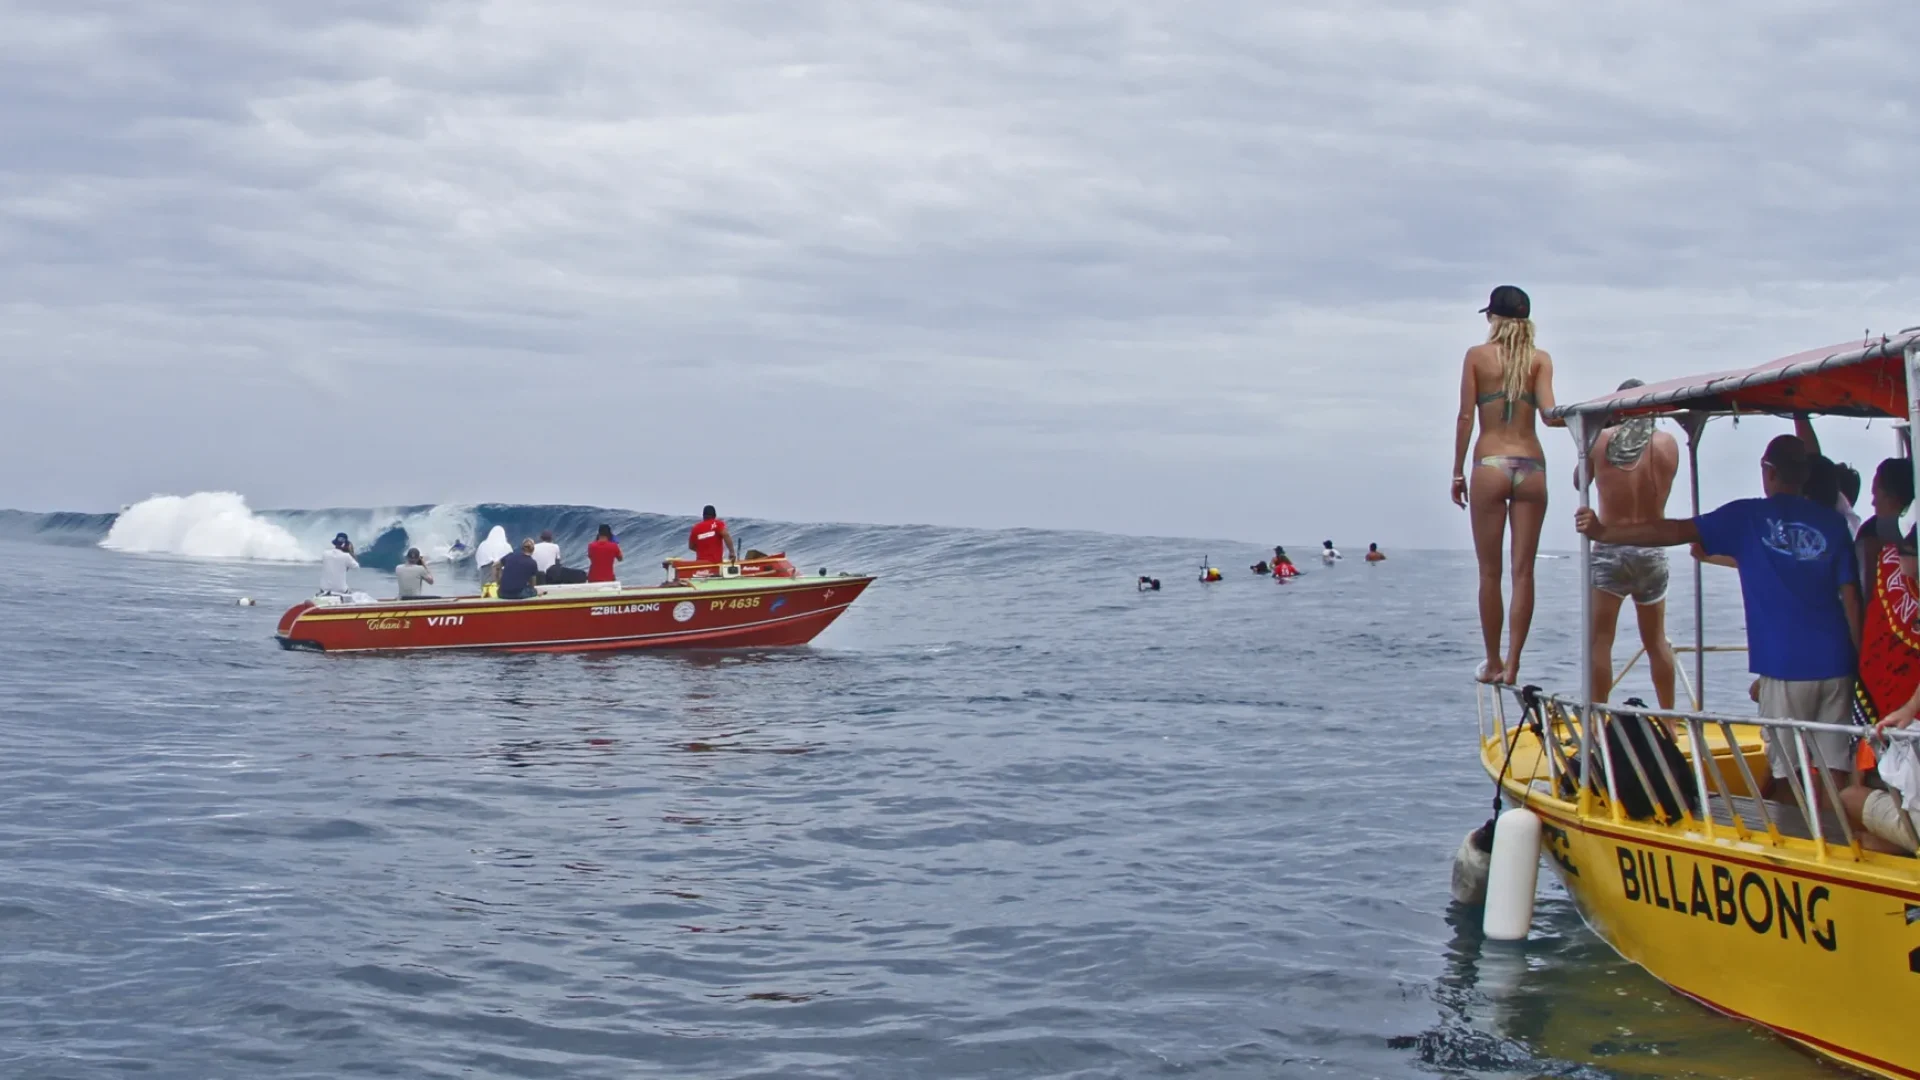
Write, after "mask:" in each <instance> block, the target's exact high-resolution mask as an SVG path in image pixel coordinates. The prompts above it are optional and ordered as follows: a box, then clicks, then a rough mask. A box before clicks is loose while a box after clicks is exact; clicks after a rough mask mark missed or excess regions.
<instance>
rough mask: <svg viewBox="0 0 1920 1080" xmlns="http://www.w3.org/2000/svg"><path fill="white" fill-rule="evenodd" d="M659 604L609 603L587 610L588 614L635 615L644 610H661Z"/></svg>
mask: <svg viewBox="0 0 1920 1080" xmlns="http://www.w3.org/2000/svg"><path fill="white" fill-rule="evenodd" d="M659 610H660V605H659V604H608V605H606V606H605V607H597V608H594V609H593V610H592V611H589V612H587V614H588V615H634V614H638V613H640V612H642V611H659Z"/></svg>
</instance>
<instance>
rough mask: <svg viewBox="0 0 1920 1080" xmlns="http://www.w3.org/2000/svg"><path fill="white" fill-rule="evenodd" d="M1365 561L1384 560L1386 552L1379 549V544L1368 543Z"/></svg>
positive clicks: (1385, 559)
mask: <svg viewBox="0 0 1920 1080" xmlns="http://www.w3.org/2000/svg"><path fill="white" fill-rule="evenodd" d="M1367 561H1368V562H1386V561H1387V553H1386V552H1384V551H1381V550H1380V545H1379V544H1368V545H1367Z"/></svg>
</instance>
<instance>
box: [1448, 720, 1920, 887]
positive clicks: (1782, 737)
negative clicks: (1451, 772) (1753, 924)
mask: <svg viewBox="0 0 1920 1080" xmlns="http://www.w3.org/2000/svg"><path fill="white" fill-rule="evenodd" d="M1480 690H1481V691H1482V693H1481V694H1480V695H1479V701H1480V735H1481V741H1482V743H1483V744H1484V743H1485V741H1486V740H1487V739H1488V738H1491V737H1494V736H1498V737H1499V739H1500V745H1501V746H1502V748H1503V752H1504V753H1505V754H1506V756H1507V759H1508V760H1509V761H1511V759H1512V754H1511V750H1512V748H1513V747H1514V746H1515V745H1516V743H1517V741H1518V740H1519V738H1520V737H1521V736H1522V735H1523V734H1524V733H1526V732H1527V731H1532V732H1534V734H1535V737H1536V738H1537V740H1538V741H1539V744H1540V749H1541V754H1542V758H1543V759H1544V761H1545V764H1546V768H1547V776H1546V780H1547V784H1548V793H1550V795H1551V797H1554V798H1560V799H1569V800H1570V801H1573V802H1575V803H1576V804H1577V807H1578V813H1579V814H1580V816H1582V817H1592V816H1601V815H1604V816H1606V817H1607V818H1609V819H1610V820H1612V821H1615V822H1620V821H1625V820H1626V819H1627V818H1626V814H1625V811H1624V808H1623V803H1622V800H1621V798H1620V786H1621V784H1620V779H1621V777H1622V776H1623V775H1624V774H1623V773H1621V772H1620V768H1621V767H1622V765H1623V763H1621V762H1617V761H1615V760H1614V752H1615V750H1616V749H1621V750H1624V751H1625V752H1626V757H1627V760H1626V761H1625V762H1624V766H1625V768H1627V769H1629V770H1630V771H1631V773H1632V775H1633V777H1634V779H1635V780H1637V781H1638V782H1639V784H1640V788H1641V790H1642V791H1645V792H1648V793H1650V795H1651V794H1652V793H1654V792H1656V791H1657V790H1658V789H1657V788H1656V786H1655V785H1654V784H1653V782H1652V779H1653V777H1654V776H1655V775H1658V776H1659V777H1660V779H1661V780H1662V781H1663V782H1664V784H1665V789H1666V790H1667V791H1669V792H1672V793H1674V794H1675V795H1678V794H1679V793H1680V792H1681V791H1682V790H1683V789H1682V786H1681V784H1682V781H1681V779H1680V777H1678V776H1676V775H1675V774H1674V772H1673V770H1672V768H1671V767H1670V766H1669V763H1668V761H1667V759H1666V757H1665V756H1664V755H1661V754H1658V753H1655V754H1652V755H1649V756H1651V757H1652V759H1653V760H1651V761H1646V760H1642V757H1641V754H1640V751H1639V750H1638V749H1637V748H1636V743H1635V740H1633V739H1632V738H1621V739H1618V740H1614V739H1609V738H1607V737H1606V733H1607V731H1608V730H1609V728H1611V727H1613V726H1615V725H1625V724H1639V725H1648V727H1646V728H1643V734H1644V735H1645V736H1646V739H1645V741H1644V745H1648V746H1651V745H1654V743H1655V738H1656V736H1655V735H1654V733H1653V732H1652V730H1651V727H1650V726H1651V725H1653V724H1660V725H1661V726H1663V727H1665V728H1667V729H1668V730H1669V731H1670V732H1671V731H1673V730H1674V729H1675V728H1676V726H1677V727H1678V728H1680V729H1683V730H1684V731H1685V732H1686V743H1685V745H1684V747H1683V748H1682V752H1683V753H1684V755H1685V756H1686V758H1687V762H1688V766H1689V771H1690V773H1691V775H1690V776H1689V777H1688V780H1689V781H1690V786H1691V788H1692V790H1693V793H1694V795H1695V796H1696V800H1695V802H1696V804H1697V805H1698V806H1699V808H1700V810H1699V813H1698V814H1697V815H1696V813H1695V812H1694V810H1693V808H1692V807H1691V806H1689V805H1688V804H1687V802H1686V801H1685V800H1684V799H1681V800H1678V802H1679V815H1678V818H1677V819H1676V818H1675V817H1674V816H1673V815H1672V814H1670V813H1669V812H1668V810H1667V808H1666V806H1665V805H1664V803H1665V800H1662V799H1659V798H1657V797H1656V798H1653V799H1652V802H1653V817H1654V820H1655V821H1657V822H1658V823H1660V824H1662V825H1676V824H1677V825H1680V826H1682V827H1683V828H1685V829H1686V830H1687V831H1689V832H1694V833H1698V834H1699V835H1701V836H1703V837H1704V838H1706V839H1708V840H1712V839H1714V838H1716V837H1717V836H1719V835H1720V830H1724V829H1731V831H1732V834H1733V836H1734V837H1735V838H1737V839H1739V840H1741V841H1745V842H1750V843H1758V842H1762V841H1761V840H1760V839H1758V838H1759V837H1762V836H1764V842H1765V843H1767V844H1770V845H1772V846H1774V847H1782V846H1784V845H1785V843H1786V840H1787V839H1788V837H1787V835H1786V834H1785V833H1783V832H1782V831H1781V822H1780V821H1778V820H1776V813H1775V811H1774V809H1773V808H1772V807H1770V806H1769V803H1768V800H1767V799H1766V798H1765V797H1764V796H1763V794H1762V789H1761V787H1760V784H1759V782H1758V780H1757V779H1756V778H1755V776H1754V773H1753V769H1752V767H1751V766H1750V765H1748V763H1747V755H1746V751H1745V748H1746V747H1747V746H1750V745H1752V743H1751V741H1749V742H1746V743H1743V742H1742V741H1741V739H1740V738H1739V734H1738V733H1737V732H1736V728H1738V729H1744V730H1747V731H1758V732H1760V733H1762V734H1763V738H1764V737H1765V735H1766V734H1767V733H1770V734H1771V737H1772V738H1773V739H1774V740H1776V742H1777V743H1778V742H1784V743H1785V745H1786V746H1787V747H1788V749H1789V750H1790V752H1791V755H1792V760H1793V762H1794V768H1793V769H1792V770H1791V771H1790V772H1789V773H1788V775H1787V777H1786V778H1785V779H1786V780H1787V782H1788V787H1789V788H1790V790H1791V791H1792V794H1793V800H1794V803H1793V805H1794V806H1795V807H1796V808H1797V809H1798V810H1799V813H1800V817H1801V819H1802V820H1803V821H1804V822H1806V825H1807V829H1808V833H1809V835H1808V836H1807V837H1805V838H1804V839H1807V840H1810V841H1811V842H1812V844H1813V850H1814V858H1815V859H1816V860H1817V861H1819V862H1823V863H1824V862H1828V861H1831V860H1832V859H1834V858H1835V857H1836V856H1838V855H1840V854H1843V853H1844V854H1845V855H1846V857H1848V858H1850V859H1852V860H1855V861H1858V860H1859V859H1860V857H1861V854H1862V850H1863V849H1862V848H1861V845H1860V839H1859V837H1858V836H1856V835H1855V833H1854V829H1853V826H1852V824H1851V823H1850V822H1849V821H1848V820H1847V816H1846V814H1845V813H1844V812H1843V811H1842V810H1841V805H1840V793H1839V791H1838V790H1837V789H1836V788H1835V787H1834V783H1833V773H1834V771H1836V770H1837V771H1841V772H1845V771H1847V770H1848V769H1849V768H1850V767H1851V764H1852V763H1851V762H1837V763H1829V762H1826V761H1824V760H1823V759H1821V755H1820V749H1819V747H1818V746H1817V745H1815V744H1814V743H1812V742H1810V741H1809V739H1808V737H1809V736H1810V735H1812V734H1814V733H1817V732H1840V733H1844V734H1848V735H1866V736H1867V737H1868V738H1870V739H1871V740H1873V741H1874V742H1875V743H1877V744H1878V745H1880V746H1881V747H1883V748H1884V747H1885V746H1886V745H1888V744H1889V743H1890V742H1891V740H1894V739H1906V740H1912V741H1914V743H1915V749H1916V750H1920V730H1916V729H1912V728H1909V729H1906V730H1897V731H1888V732H1884V733H1878V734H1875V733H1872V732H1871V729H1867V728H1861V727H1856V726H1850V725H1842V724H1819V723H1813V722H1810V721H1804V720H1781V719H1774V718H1770V717H1752V716H1727V715H1723V714H1719V713H1705V712H1688V711H1680V710H1674V709H1651V708H1642V707H1639V706H1633V705H1607V704H1601V703H1598V702H1596V703H1593V704H1591V705H1583V704H1582V703H1581V702H1580V701H1579V699H1577V698H1572V697H1564V696H1561V695H1554V694H1544V693H1540V692H1538V691H1537V690H1535V689H1534V688H1531V687H1527V688H1516V687H1511V686H1498V687H1494V686H1485V685H1481V686H1480ZM1488 690H1492V691H1495V692H1494V693H1493V694H1492V695H1491V703H1490V704H1489V695H1488V694H1486V693H1485V692H1484V691H1488ZM1501 691H1504V693H1502V692H1501ZM1509 698H1511V699H1512V701H1513V702H1514V703H1515V704H1516V705H1517V706H1518V709H1519V716H1518V718H1517V719H1516V718H1511V717H1509V715H1508V699H1509ZM1583 715H1585V716H1590V717H1592V719H1593V722H1594V725H1595V731H1594V732H1593V735H1594V737H1592V738H1589V737H1588V736H1589V732H1588V730H1587V727H1586V725H1585V724H1584V723H1583V722H1582V716H1583ZM1709 729H1714V730H1717V731H1718V732H1719V734H1720V737H1721V739H1722V740H1723V741H1724V742H1725V745H1726V750H1727V753H1726V755H1725V756H1726V757H1727V758H1729V759H1731V760H1730V761H1729V762H1728V763H1727V764H1726V765H1723V764H1722V761H1721V755H1720V754H1718V753H1715V752H1714V747H1713V745H1712V744H1711V742H1710V741H1709V740H1708V738H1707V732H1708V730H1709ZM1703 749H1704V750H1705V751H1706V752H1705V753H1702V750H1703ZM1595 760H1597V761H1598V762H1599V766H1600V767H1599V770H1598V775H1599V776H1600V777H1601V778H1603V779H1604V787H1603V789H1602V791H1601V792H1596V784H1595V783H1593V782H1584V783H1582V782H1580V779H1581V778H1588V777H1593V776H1595V775H1596V772H1595V770H1594V768H1593V766H1592V763H1593V762H1594V761H1595ZM1729 766H1730V767H1731V768H1732V769H1733V770H1735V771H1737V772H1738V774H1739V777H1740V780H1741V782H1742V786H1743V787H1744V788H1745V791H1746V793H1747V795H1748V796H1749V798H1747V799H1744V800H1743V799H1741V798H1739V797H1738V796H1739V793H1738V792H1735V791H1734V790H1733V789H1732V787H1731V785H1730V784H1729V783H1728V780H1727V772H1728V768H1729ZM1536 782H1537V780H1536ZM1573 784H1577V785H1578V787H1577V794H1571V795H1570V794H1569V793H1568V791H1567V787H1568V786H1569V785H1573ZM1813 792H1818V793H1819V795H1824V797H1825V798H1824V800H1822V799H1820V798H1819V797H1818V796H1813V797H1810V793H1813ZM1600 793H1603V794H1604V795H1605V801H1606V805H1605V807H1604V808H1602V807H1598V806H1595V805H1594V798H1595V796H1596V794H1600ZM1716 800H1717V803H1716ZM1743 802H1745V803H1747V804H1748V805H1750V806H1751V807H1752V808H1753V810H1754V811H1755V812H1756V813H1757V814H1758V817H1759V822H1758V824H1757V827H1756V825H1755V824H1754V823H1750V822H1749V821H1748V820H1747V816H1746V814H1745V813H1744V812H1743V809H1742V803H1743ZM1716 805H1718V806H1722V807H1724V808H1725V809H1726V811H1727V816H1728V822H1729V823H1728V824H1727V825H1721V824H1720V823H1718V822H1717V821H1716V820H1715V816H1714V813H1713V808H1714V807H1715V806H1716ZM1823 809H1827V810H1831V812H1832V819H1833V820H1834V821H1835V822H1837V824H1838V825H1839V837H1838V841H1839V842H1838V843H1835V842H1834V840H1833V839H1830V838H1829V836H1828V830H1827V821H1826V820H1824V818H1823V815H1822V814H1821V813H1820V811H1821V810H1823Z"/></svg>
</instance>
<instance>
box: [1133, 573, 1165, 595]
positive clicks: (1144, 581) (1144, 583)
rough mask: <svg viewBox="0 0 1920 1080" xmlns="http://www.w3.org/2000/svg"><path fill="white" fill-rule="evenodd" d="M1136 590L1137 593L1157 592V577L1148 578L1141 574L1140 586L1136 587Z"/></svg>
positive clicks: (1158, 586) (1158, 582)
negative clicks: (1137, 590)
mask: <svg viewBox="0 0 1920 1080" xmlns="http://www.w3.org/2000/svg"><path fill="white" fill-rule="evenodd" d="M1136 588H1138V589H1139V591H1141V592H1159V591H1160V579H1159V578H1157V577H1148V576H1147V575H1145V574H1141V575H1140V584H1139V585H1138V586H1136Z"/></svg>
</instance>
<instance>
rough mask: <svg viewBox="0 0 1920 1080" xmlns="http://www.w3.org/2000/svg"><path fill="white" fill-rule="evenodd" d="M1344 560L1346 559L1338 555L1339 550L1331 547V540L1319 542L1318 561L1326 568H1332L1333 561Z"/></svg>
mask: <svg viewBox="0 0 1920 1080" xmlns="http://www.w3.org/2000/svg"><path fill="white" fill-rule="evenodd" d="M1344 558H1346V556H1344V555H1342V554H1340V549H1339V548H1337V547H1334V546H1333V541H1331V540H1323V541H1321V543H1320V561H1321V562H1323V563H1326V564H1327V565H1328V566H1332V565H1333V563H1334V560H1336V559H1344Z"/></svg>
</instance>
